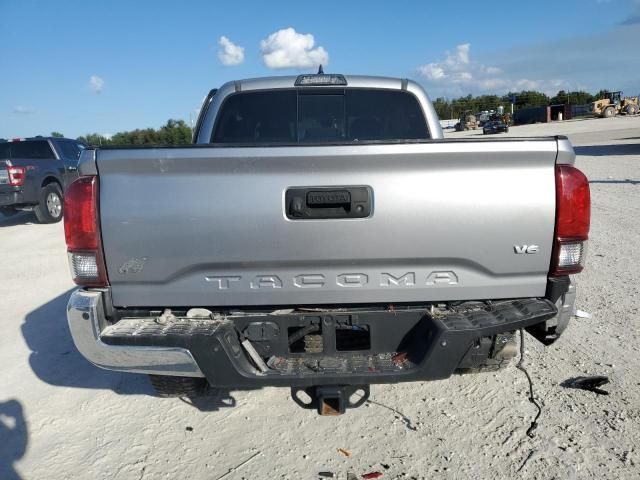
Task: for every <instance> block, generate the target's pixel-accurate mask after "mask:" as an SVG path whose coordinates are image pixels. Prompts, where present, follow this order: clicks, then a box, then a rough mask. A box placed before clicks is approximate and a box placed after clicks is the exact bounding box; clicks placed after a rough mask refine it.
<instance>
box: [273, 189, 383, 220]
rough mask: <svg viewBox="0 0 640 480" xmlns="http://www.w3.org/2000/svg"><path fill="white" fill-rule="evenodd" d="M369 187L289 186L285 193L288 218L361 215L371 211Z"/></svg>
mask: <svg viewBox="0 0 640 480" xmlns="http://www.w3.org/2000/svg"><path fill="white" fill-rule="evenodd" d="M372 198H373V192H372V190H371V187H360V186H357V187H293V188H289V189H288V190H287V193H286V195H285V208H286V214H287V218H289V219H292V220H304V219H323V218H324V219H331V218H364V217H368V216H370V215H371V206H372V203H373V202H372Z"/></svg>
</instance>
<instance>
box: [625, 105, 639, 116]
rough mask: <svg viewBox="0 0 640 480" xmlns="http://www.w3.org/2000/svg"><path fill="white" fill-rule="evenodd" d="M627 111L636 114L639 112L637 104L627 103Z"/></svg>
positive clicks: (628, 113) (629, 113)
mask: <svg viewBox="0 0 640 480" xmlns="http://www.w3.org/2000/svg"><path fill="white" fill-rule="evenodd" d="M625 112H626V113H627V115H635V114H636V113H637V107H636V106H635V105H627V108H625Z"/></svg>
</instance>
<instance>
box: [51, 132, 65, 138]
mask: <svg viewBox="0 0 640 480" xmlns="http://www.w3.org/2000/svg"><path fill="white" fill-rule="evenodd" d="M51 136H52V137H54V138H64V135H63V134H62V133H60V132H51Z"/></svg>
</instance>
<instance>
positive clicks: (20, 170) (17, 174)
mask: <svg viewBox="0 0 640 480" xmlns="http://www.w3.org/2000/svg"><path fill="white" fill-rule="evenodd" d="M7 173H8V174H9V185H11V186H12V187H21V186H22V185H23V184H24V181H25V179H26V178H27V169H26V168H25V167H12V166H8V167H7Z"/></svg>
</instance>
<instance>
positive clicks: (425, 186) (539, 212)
mask: <svg viewBox="0 0 640 480" xmlns="http://www.w3.org/2000/svg"><path fill="white" fill-rule="evenodd" d="M557 155H558V139H556V138H527V139H514V138H508V139H500V140H493V139H492V140H461V141H456V140H447V141H442V140H441V141H427V142H416V143H402V144H361V145H358V144H354V145H340V146H331V145H324V146H316V145H305V146H278V147H273V146H271V147H270V146H256V147H234V146H223V147H222V146H217V147H216V146H211V145H207V146H205V145H203V146H198V145H196V146H189V147H180V148H107V149H98V150H97V151H96V152H95V165H96V167H97V172H98V174H99V182H100V184H99V185H100V202H99V209H100V222H101V231H102V240H103V247H104V255H105V261H106V267H107V271H108V278H109V282H110V285H111V295H112V300H113V304H114V305H115V306H116V307H135V306H141V307H143V306H146V307H156V306H170V307H179V306H188V307H193V306H206V307H212V306H214V307H230V308H231V307H234V306H256V307H257V306H292V305H296V306H300V305H323V304H341V305H346V304H370V303H400V302H434V301H454V300H473V299H507V298H523V297H537V296H543V295H544V293H545V288H546V284H547V274H548V271H549V263H550V258H551V249H552V242H553V235H554V218H555V177H554V164H555V162H556V157H557ZM87 158H88V157H87ZM88 168H95V167H88V166H87V165H81V170H83V169H84V170H85V171H86V170H87V169H88ZM356 186H357V187H364V188H365V189H366V190H367V191H368V192H369V195H370V207H371V208H370V212H369V213H368V215H367V216H365V217H363V218H322V219H313V218H311V219H310V218H290V215H289V214H288V209H289V208H290V205H288V204H287V202H288V196H287V191H288V190H290V189H292V188H301V189H306V191H312V190H314V189H316V190H323V189H324V190H329V191H338V192H342V191H345V190H346V189H348V188H350V187H356ZM289 213H290V212H289ZM522 246H525V249H526V247H527V246H537V249H531V251H530V253H522V252H523V248H522ZM518 251H520V253H518Z"/></svg>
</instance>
